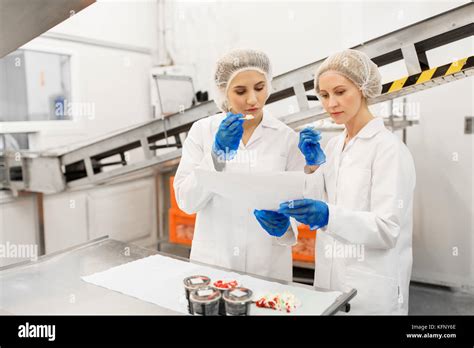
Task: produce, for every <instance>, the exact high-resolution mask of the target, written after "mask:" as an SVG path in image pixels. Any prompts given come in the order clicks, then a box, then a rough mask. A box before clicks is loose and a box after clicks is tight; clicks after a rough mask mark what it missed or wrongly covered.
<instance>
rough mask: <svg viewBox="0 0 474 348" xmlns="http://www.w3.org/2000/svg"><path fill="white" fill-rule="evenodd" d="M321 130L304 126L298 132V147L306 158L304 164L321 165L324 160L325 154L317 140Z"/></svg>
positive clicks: (319, 137) (319, 138)
mask: <svg viewBox="0 0 474 348" xmlns="http://www.w3.org/2000/svg"><path fill="white" fill-rule="evenodd" d="M320 140H321V132H320V131H317V130H314V129H313V128H310V127H308V128H305V129H303V130H302V131H301V132H300V141H299V143H298V148H299V149H300V151H301V153H302V154H303V155H304V158H305V159H306V164H307V165H310V166H314V165H318V166H319V165H321V164H323V163H324V162H326V155H325V154H324V152H323V150H322V149H321V145H320V144H319V141H320Z"/></svg>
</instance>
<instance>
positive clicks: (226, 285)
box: [211, 279, 240, 315]
mask: <svg viewBox="0 0 474 348" xmlns="http://www.w3.org/2000/svg"><path fill="white" fill-rule="evenodd" d="M239 285H240V284H239V282H238V281H237V280H235V279H231V280H229V279H227V280H217V281H215V282H213V283H212V285H211V286H212V287H213V288H214V289H216V290H219V291H220V293H221V296H222V297H221V301H220V303H219V315H226V312H225V303H224V293H225V292H226V291H227V290H232V289H235V288H236V287H238V286H239Z"/></svg>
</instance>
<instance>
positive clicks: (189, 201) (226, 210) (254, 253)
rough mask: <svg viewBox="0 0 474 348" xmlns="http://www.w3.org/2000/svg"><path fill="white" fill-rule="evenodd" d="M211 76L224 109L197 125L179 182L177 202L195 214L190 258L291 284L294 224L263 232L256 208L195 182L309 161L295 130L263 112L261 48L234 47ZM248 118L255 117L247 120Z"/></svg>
mask: <svg viewBox="0 0 474 348" xmlns="http://www.w3.org/2000/svg"><path fill="white" fill-rule="evenodd" d="M214 77H215V86H216V96H215V101H216V104H217V105H218V107H219V108H220V109H221V110H222V111H223V113H220V114H217V115H214V116H210V117H207V118H204V119H201V120H199V121H197V122H195V123H194V124H193V126H192V127H191V129H190V131H189V134H188V136H187V138H186V141H185V142H184V145H183V151H182V157H181V161H180V164H179V167H178V170H177V172H176V176H175V179H174V189H175V194H176V200H177V202H178V206H179V207H180V208H181V209H182V210H183V211H185V212H186V213H189V214H191V213H197V216H196V225H195V229H194V237H193V242H192V248H191V256H190V258H191V260H196V261H200V262H204V263H207V264H212V265H218V266H221V267H225V268H229V269H232V270H237V271H243V272H246V273H253V274H258V275H262V276H267V277H271V278H276V279H282V280H287V281H290V280H292V259H291V246H292V245H294V244H295V242H296V233H297V232H296V225H295V226H293V227H290V224H287V225H285V226H284V227H283V228H281V229H271V228H270V227H269V225H267V228H268V229H269V230H270V231H271V232H270V234H269V233H267V232H265V230H263V229H262V227H261V226H260V225H259V223H258V221H257V220H256V219H255V217H254V214H253V210H254V209H253V207H251V206H248V204H247V203H246V202H241V201H235V200H230V199H226V198H223V197H222V196H218V195H215V194H213V193H211V192H207V191H206V190H204V189H203V188H202V187H200V186H199V185H198V183H197V180H196V174H195V170H196V169H197V168H199V169H206V170H210V171H216V170H217V171H225V172H243V173H252V172H261V171H301V170H303V168H304V165H305V161H304V157H303V156H302V154H301V153H300V151H299V150H298V135H297V133H295V132H294V131H293V130H292V129H290V128H289V127H288V126H286V125H285V124H284V123H282V122H281V121H279V120H277V119H275V118H273V117H271V116H270V115H269V114H268V113H267V112H264V110H263V106H264V105H265V102H266V100H267V98H268V96H269V94H270V91H271V86H270V82H271V67H270V61H269V59H268V57H267V56H266V55H265V54H264V53H262V52H259V51H253V50H234V51H231V52H230V53H228V54H227V55H225V56H224V57H222V58H221V59H220V60H219V61H218V62H217V65H216V69H215V75H214ZM247 115H252V116H253V117H254V118H253V119H250V120H244V119H243V118H244V117H246V116H247ZM247 118H248V117H247ZM285 219H286V217H285ZM293 228H294V229H293Z"/></svg>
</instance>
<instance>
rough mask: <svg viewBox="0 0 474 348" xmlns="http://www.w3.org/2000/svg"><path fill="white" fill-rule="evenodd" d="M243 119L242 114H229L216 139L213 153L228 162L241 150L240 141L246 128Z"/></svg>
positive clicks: (223, 121)
mask: <svg viewBox="0 0 474 348" xmlns="http://www.w3.org/2000/svg"><path fill="white" fill-rule="evenodd" d="M242 117H243V115H242V114H233V113H231V112H228V113H227V116H226V118H225V119H224V120H222V122H221V124H220V126H219V130H218V131H217V134H216V137H215V139H214V145H213V146H212V151H213V152H214V153H215V154H216V155H217V156H222V157H223V158H224V159H225V160H226V161H228V160H231V159H232V158H234V157H235V154H236V153H237V149H238V148H239V143H240V139H242V135H243V134H244V127H243V126H242V124H243V123H244V120H243V119H242Z"/></svg>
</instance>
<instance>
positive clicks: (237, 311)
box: [223, 287, 253, 315]
mask: <svg viewBox="0 0 474 348" xmlns="http://www.w3.org/2000/svg"><path fill="white" fill-rule="evenodd" d="M252 296H253V293H252V290H250V289H247V288H242V287H239V288H235V289H232V290H227V291H226V292H224V296H223V298H224V302H225V311H226V314H227V315H249V314H250V305H251V304H252Z"/></svg>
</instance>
